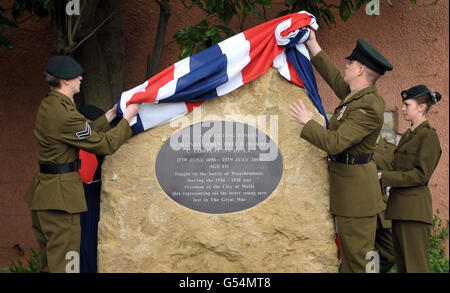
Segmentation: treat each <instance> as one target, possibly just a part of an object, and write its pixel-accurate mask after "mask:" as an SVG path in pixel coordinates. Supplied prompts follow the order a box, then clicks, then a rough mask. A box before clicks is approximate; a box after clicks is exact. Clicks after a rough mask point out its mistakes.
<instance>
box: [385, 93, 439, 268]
mask: <svg viewBox="0 0 450 293" xmlns="http://www.w3.org/2000/svg"><path fill="white" fill-rule="evenodd" d="M402 99H403V107H402V113H403V116H404V118H405V120H407V121H409V122H411V128H410V129H408V131H406V133H405V134H403V135H402V137H401V139H400V141H399V143H398V145H397V147H396V148H395V151H394V159H393V162H392V170H385V169H384V170H382V171H381V172H379V173H378V178H379V179H380V180H381V182H382V184H383V186H391V189H390V192H389V193H390V195H389V200H388V203H387V207H386V218H387V219H391V220H392V233H393V242H394V252H395V259H396V263H397V270H398V272H400V273H426V272H429V271H430V263H429V254H428V238H429V236H430V230H431V224H432V221H433V209H432V200H431V193H430V190H429V188H428V181H429V180H430V177H431V175H432V174H433V172H434V170H435V169H436V166H437V164H438V162H439V159H440V157H441V154H442V150H441V146H440V143H439V138H438V135H437V133H436V130H435V129H434V128H433V127H431V125H430V123H429V122H428V121H427V119H426V113H427V112H428V111H429V110H430V107H431V105H433V104H435V103H437V102H438V101H439V100H440V99H441V95H440V94H439V93H438V92H434V91H432V90H430V89H429V88H428V87H426V86H425V85H417V86H414V87H412V88H410V89H408V90H405V91H403V92H402Z"/></svg>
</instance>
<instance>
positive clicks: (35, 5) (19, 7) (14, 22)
mask: <svg viewBox="0 0 450 293" xmlns="http://www.w3.org/2000/svg"><path fill="white" fill-rule="evenodd" d="M52 4H53V0H15V1H14V3H13V5H12V7H11V16H12V19H8V18H7V17H5V16H3V15H2V14H4V13H5V9H4V8H3V7H2V6H0V46H5V47H6V48H7V49H8V50H11V49H12V48H13V46H12V44H11V43H10V41H9V40H8V39H7V38H6V37H5V36H4V35H3V34H2V30H4V29H5V28H17V27H18V23H19V22H18V19H19V18H20V17H21V16H22V15H24V14H25V12H28V13H29V14H30V15H37V16H38V17H47V16H48V11H49V8H50V6H51V5H52Z"/></svg>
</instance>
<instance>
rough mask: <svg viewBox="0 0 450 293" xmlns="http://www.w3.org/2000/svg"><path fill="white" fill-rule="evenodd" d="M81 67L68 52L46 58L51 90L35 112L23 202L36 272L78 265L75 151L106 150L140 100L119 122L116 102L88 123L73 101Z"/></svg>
mask: <svg viewBox="0 0 450 293" xmlns="http://www.w3.org/2000/svg"><path fill="white" fill-rule="evenodd" d="M82 73H83V68H82V67H81V65H80V64H78V62H77V61H75V60H74V59H73V58H71V57H68V56H55V57H52V58H50V59H49V60H48V62H47V65H46V67H45V79H46V81H47V82H48V84H49V87H50V92H49V94H48V96H47V97H46V98H45V99H43V100H42V102H41V104H40V106H39V109H38V112H37V114H36V122H35V128H34V134H35V137H36V140H37V156H38V160H39V172H37V173H36V175H35V176H34V178H33V180H32V182H31V184H30V186H29V188H28V190H27V192H26V194H25V198H24V199H25V202H26V203H27V204H28V206H29V207H30V209H31V220H32V228H33V231H34V233H35V235H36V238H37V240H38V243H39V249H40V254H41V272H50V273H64V272H67V271H71V272H73V271H75V272H76V271H78V269H79V253H80V213H81V212H84V211H86V210H87V207H86V201H85V198H84V191H83V185H82V183H81V178H80V173H79V172H78V169H79V160H78V153H79V149H84V150H86V151H88V152H91V153H95V154H100V155H110V154H112V153H114V152H115V151H116V150H117V149H118V148H119V147H120V146H121V145H122V144H123V143H124V142H125V141H126V140H128V139H129V138H130V137H131V135H132V131H131V128H130V125H129V121H130V120H131V119H132V118H133V117H134V116H136V115H137V112H138V111H139V107H140V105H139V104H134V105H130V106H129V107H128V110H127V112H126V113H125V115H124V118H125V119H122V120H121V121H120V122H119V123H118V125H117V126H116V127H114V128H112V129H111V127H110V125H109V122H110V121H111V120H113V119H114V118H115V117H116V114H117V111H116V109H117V106H114V107H113V108H111V109H110V110H109V111H108V112H107V113H106V114H105V115H102V116H101V117H100V118H99V119H97V120H95V121H94V122H92V123H88V122H87V121H86V118H85V117H84V116H83V115H81V114H80V113H79V112H78V111H77V109H76V107H75V104H74V100H73V96H74V95H75V94H77V93H78V92H79V91H80V86H81V80H82V79H83V78H82V76H81V74H82Z"/></svg>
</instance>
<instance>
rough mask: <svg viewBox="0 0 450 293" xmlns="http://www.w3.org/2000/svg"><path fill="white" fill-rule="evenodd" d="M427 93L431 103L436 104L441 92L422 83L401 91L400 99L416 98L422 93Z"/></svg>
mask: <svg viewBox="0 0 450 293" xmlns="http://www.w3.org/2000/svg"><path fill="white" fill-rule="evenodd" d="M426 94H429V95H430V99H431V103H432V104H436V103H437V102H439V101H440V100H441V94H440V93H438V92H435V91H433V90H431V89H429V88H428V87H427V86H425V85H423V84H419V85H416V86H413V87H412V88H409V89H407V90H404V91H402V101H404V100H408V99H417V98H418V97H421V96H423V95H426Z"/></svg>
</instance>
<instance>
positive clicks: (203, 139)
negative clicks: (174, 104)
mask: <svg viewBox="0 0 450 293" xmlns="http://www.w3.org/2000/svg"><path fill="white" fill-rule="evenodd" d="M223 121H229V122H234V121H239V122H241V123H225V127H224V129H223V127H222V125H223V124H222V122H223ZM242 123H246V124H247V125H250V126H252V127H248V126H246V125H244V124H242ZM190 125H193V127H192V133H191V128H190V127H188V126H190ZM170 127H172V128H181V130H179V131H178V132H176V133H175V134H174V135H172V136H171V138H170V147H171V148H172V150H174V151H180V150H183V151H194V152H195V151H197V152H219V151H229V152H245V151H255V150H259V151H260V154H259V160H260V161H274V160H276V158H277V156H278V147H277V144H278V115H270V116H269V134H268V136H269V138H267V137H266V133H267V131H266V129H267V116H266V115H241V114H227V115H225V118H224V119H223V118H222V117H220V116H218V115H206V116H204V119H203V121H202V110H201V108H195V109H194V111H193V121H190V119H189V118H187V117H181V118H179V119H177V120H174V121H172V122H171V123H170ZM202 130H204V131H202ZM205 130H206V131H205ZM191 136H192V139H191ZM267 140H269V141H267ZM245 142H247V143H245Z"/></svg>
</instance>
